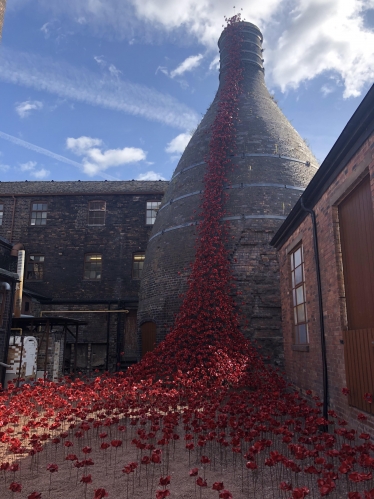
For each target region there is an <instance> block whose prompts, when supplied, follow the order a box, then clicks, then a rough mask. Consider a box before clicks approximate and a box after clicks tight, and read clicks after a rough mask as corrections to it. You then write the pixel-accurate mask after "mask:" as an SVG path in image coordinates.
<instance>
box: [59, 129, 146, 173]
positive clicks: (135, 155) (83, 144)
mask: <svg viewBox="0 0 374 499" xmlns="http://www.w3.org/2000/svg"><path fill="white" fill-rule="evenodd" d="M97 146H103V142H102V140H101V139H93V138H91V137H79V138H77V139H74V138H72V137H69V138H67V139H66V147H67V148H68V149H69V150H71V151H72V152H73V153H74V154H76V155H78V156H83V161H82V164H83V171H84V172H85V173H86V174H87V175H89V176H93V175H97V174H98V173H99V172H102V171H105V170H107V169H108V168H111V167H114V166H121V165H125V164H128V163H138V162H139V161H142V160H145V158H146V156H147V153H146V152H145V151H143V149H139V148H136V147H124V148H123V149H107V150H106V151H103V150H102V147H101V148H99V147H97Z"/></svg>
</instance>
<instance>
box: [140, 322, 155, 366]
mask: <svg viewBox="0 0 374 499" xmlns="http://www.w3.org/2000/svg"><path fill="white" fill-rule="evenodd" d="M140 331H141V338H142V357H143V356H144V355H145V354H146V353H147V352H152V350H154V348H155V346H156V324H155V323H154V322H144V324H142V325H141V326H140Z"/></svg>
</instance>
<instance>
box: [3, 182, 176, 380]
mask: <svg viewBox="0 0 374 499" xmlns="http://www.w3.org/2000/svg"><path fill="white" fill-rule="evenodd" d="M166 185H167V183H166V182H162V181H156V182H148V181H142V182H138V181H129V182H109V181H108V182H107V181H103V182H80V181H77V182H53V181H52V182H1V183H0V208H1V214H2V217H1V224H0V236H2V237H4V238H5V239H7V240H8V241H11V243H12V246H13V247H15V248H16V249H18V250H20V249H22V250H24V251H25V263H24V282H23V287H24V291H23V300H22V314H23V315H26V316H27V315H36V316H40V315H41V316H47V315H48V316H51V317H54V316H65V317H69V318H71V319H79V320H82V321H85V322H87V323H88V324H87V325H86V326H83V327H82V329H81V332H80V338H79V341H78V343H77V344H76V343H75V340H74V339H73V338H72V337H71V335H69V334H68V335H67V339H66V344H65V345H64V346H63V348H60V351H61V352H62V351H64V353H63V356H64V358H63V359H62V363H63V367H62V371H63V372H69V370H70V367H71V362H72V358H75V356H76V360H77V366H76V367H77V368H78V369H79V370H81V371H82V372H87V371H90V370H94V369H109V370H115V369H116V368H119V367H122V368H123V367H124V366H126V365H129V364H131V363H133V362H135V361H136V360H137V340H136V310H137V304H138V292H139V283H140V278H141V272H142V267H143V261H144V253H145V249H146V245H147V242H148V239H149V234H150V231H151V229H152V224H153V223H154V220H155V216H156V214H157V209H158V206H159V204H160V201H161V199H162V196H163V193H164V190H165V187H166ZM25 333H27V334H30V331H29V332H27V331H26V332H25ZM51 333H54V331H51ZM56 334H58V331H57V330H56ZM61 347H62V345H61ZM75 348H76V349H77V350H78V351H77V353H76V352H75V351H74V349H75ZM49 349H50V355H51V356H53V351H52V350H53V341H51V344H50V348H49Z"/></svg>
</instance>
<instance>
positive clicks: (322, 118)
mask: <svg viewBox="0 0 374 499" xmlns="http://www.w3.org/2000/svg"><path fill="white" fill-rule="evenodd" d="M241 9H242V10H241ZM239 11H240V12H241V13H242V16H243V17H244V18H245V19H246V20H248V21H250V22H253V23H255V24H257V25H258V26H259V27H260V29H261V30H262V32H263V34H264V48H265V51H264V59H265V70H266V81H267V85H268V88H269V89H270V91H271V92H273V93H274V95H275V98H276V99H277V101H278V104H279V105H280V107H281V109H282V110H283V112H284V114H285V115H286V116H287V118H288V119H289V120H290V121H291V123H292V124H293V126H294V127H295V128H296V130H297V131H298V132H299V133H300V135H301V136H302V137H303V138H304V139H306V140H307V142H308V143H309V145H310V147H311V149H312V150H313V152H314V154H315V155H316V157H317V158H318V159H319V160H320V161H322V160H323V159H324V157H325V156H326V154H327V153H328V151H329V150H330V148H331V147H332V145H333V144H334V142H335V140H336V139H337V137H338V136H339V134H340V133H341V131H342V129H343V128H344V126H345V124H346V123H347V121H348V119H349V118H350V117H351V115H352V114H353V112H354V111H355V109H356V108H357V106H358V105H359V103H360V102H361V100H362V99H363V97H364V95H365V93H366V92H367V90H368V89H369V87H370V86H371V84H372V83H373V81H374V0H262V1H261V2H259V1H258V0H249V1H247V0H243V1H242V2H241V4H238V5H237V6H236V8H235V9H234V8H233V5H231V2H229V3H228V2H227V1H223V0H215V1H213V0H212V1H210V0H199V1H198V0H178V1H176V0H64V1H63V2H53V1H50V0H7V8H6V13H5V22H4V28H3V38H2V43H1V46H0V179H1V180H2V181H11V180H78V179H80V180H102V179H108V180H117V179H118V180H131V179H144V180H154V179H158V178H164V179H170V177H171V175H172V173H173V171H174V169H175V167H176V165H177V163H178V160H179V158H180V155H181V153H182V152H183V149H184V147H185V145H186V142H187V141H188V140H189V134H190V132H191V131H192V130H193V129H194V128H195V127H196V125H197V124H198V122H199V121H200V120H201V117H202V116H203V115H204V113H205V111H206V109H207V108H208V106H209V104H210V103H211V101H212V100H213V98H214V95H215V92H216V90H217V87H218V70H217V55H218V49H217V40H218V37H219V35H220V32H221V31H222V25H223V24H224V15H227V16H230V15H232V14H233V13H235V12H239Z"/></svg>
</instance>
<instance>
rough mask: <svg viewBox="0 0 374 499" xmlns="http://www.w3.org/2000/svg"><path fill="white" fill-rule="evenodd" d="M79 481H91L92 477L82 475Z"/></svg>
mask: <svg viewBox="0 0 374 499" xmlns="http://www.w3.org/2000/svg"><path fill="white" fill-rule="evenodd" d="M81 482H82V483H92V477H91V475H85V476H82V478H81Z"/></svg>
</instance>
